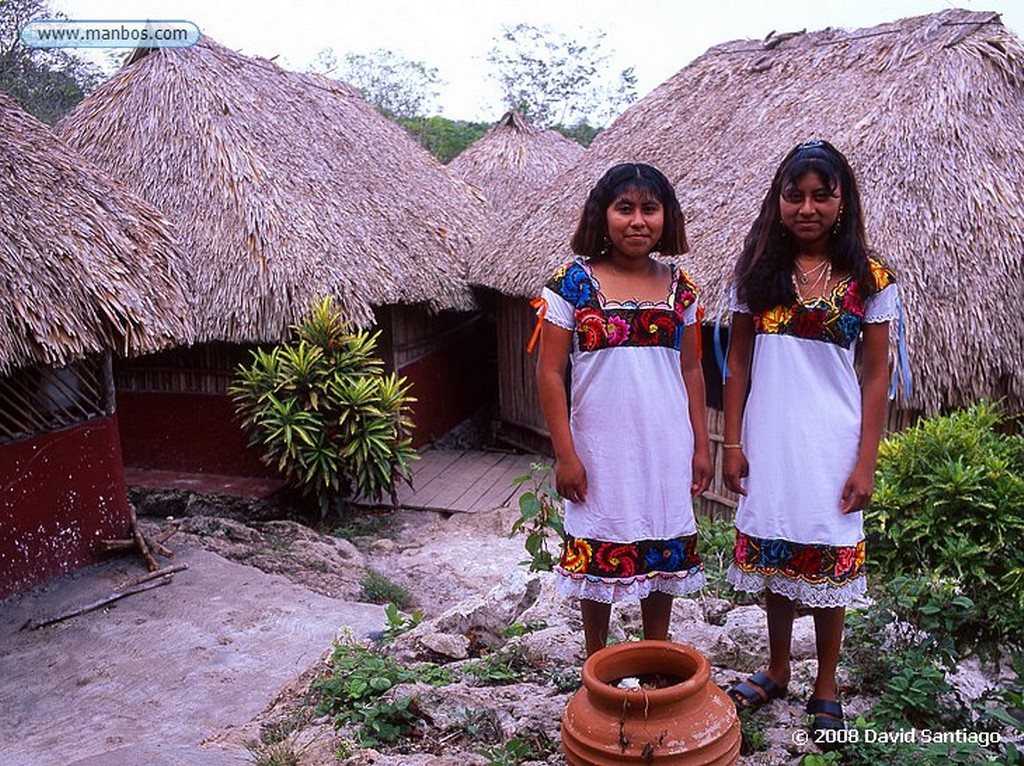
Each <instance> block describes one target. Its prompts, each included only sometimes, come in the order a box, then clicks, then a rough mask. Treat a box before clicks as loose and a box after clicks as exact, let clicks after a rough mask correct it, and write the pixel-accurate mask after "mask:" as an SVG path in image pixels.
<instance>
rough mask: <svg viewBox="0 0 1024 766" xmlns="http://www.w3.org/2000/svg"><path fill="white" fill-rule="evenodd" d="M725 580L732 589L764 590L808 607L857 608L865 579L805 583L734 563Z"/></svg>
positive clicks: (756, 591)
mask: <svg viewBox="0 0 1024 766" xmlns="http://www.w3.org/2000/svg"><path fill="white" fill-rule="evenodd" d="M725 579H726V580H727V581H728V583H729V584H730V585H732V587H734V588H736V590H742V591H745V592H747V593H760V592H761V591H762V590H764V589H765V588H767V589H768V590H770V591H771V592H772V593H777V594H779V595H780V596H785V597H786V598H788V599H789V600H791V601H796V602H798V603H800V604H803V605H804V606H809V607H832V606H857V605H859V604H860V603H862V602H864V594H865V592H866V591H867V578H866V577H863V576H862V577H858V578H857V579H856V580H851V581H849V582H847V583H846V584H844V585H835V584H833V583H830V582H823V583H809V582H806V581H804V580H799V579H794V578H792V577H789V576H787V575H783V574H774V575H764V574H760V573H756V572H755V573H748V572H744V571H742V570H741V569H739V567H737V566H736V564H732V565H731V566H730V567H729V571H728V572H726V575H725Z"/></svg>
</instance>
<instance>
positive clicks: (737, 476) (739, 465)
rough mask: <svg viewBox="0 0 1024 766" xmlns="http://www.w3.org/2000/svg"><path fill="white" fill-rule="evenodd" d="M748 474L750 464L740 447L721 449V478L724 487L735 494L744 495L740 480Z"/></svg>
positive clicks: (745, 491)
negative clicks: (723, 481)
mask: <svg viewBox="0 0 1024 766" xmlns="http://www.w3.org/2000/svg"><path fill="white" fill-rule="evenodd" d="M749 474H750V464H749V463H748V462H747V456H746V455H744V454H743V450H741V449H723V450H722V479H723V480H725V486H726V489H728V490H729V491H730V492H735V493H736V494H737V495H746V494H747V490H746V489H745V488H744V486H743V484H742V480H743V479H745V478H747V476H748V475H749Z"/></svg>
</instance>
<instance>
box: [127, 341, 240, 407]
mask: <svg viewBox="0 0 1024 766" xmlns="http://www.w3.org/2000/svg"><path fill="white" fill-rule="evenodd" d="M251 348H254V346H253V347H250V346H242V345H236V344H231V343H203V344H199V345H196V346H192V347H191V348H174V349H170V350H168V351H161V352H158V353H156V354H148V355H146V356H142V357H138V358H136V359H125V360H119V361H117V362H115V363H114V385H115V387H116V388H117V390H118V391H132V392H136V393H145V392H149V393H155V392H161V393H176V394H183V393H187V394H217V395H221V396H225V395H227V392H228V387H229V386H230V385H231V383H232V381H233V379H234V376H235V369H236V368H237V367H238V365H239V364H248V363H249V362H250V361H251V358H252V356H251V352H250V349H251Z"/></svg>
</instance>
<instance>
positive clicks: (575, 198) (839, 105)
mask: <svg viewBox="0 0 1024 766" xmlns="http://www.w3.org/2000/svg"><path fill="white" fill-rule="evenodd" d="M810 138H827V139H829V140H830V141H832V142H833V143H834V144H835V145H836V146H838V147H839V148H840V149H841V150H842V151H843V152H844V153H846V155H847V156H848V157H849V158H850V161H851V163H852V164H853V165H854V168H855V170H856V171H857V173H858V180H859V182H860V187H861V192H862V195H863V197H864V201H865V207H866V217H867V228H868V233H869V237H870V239H871V241H872V243H873V245H874V247H875V249H876V250H877V251H878V252H879V254H881V255H882V256H883V257H884V258H885V259H887V260H888V261H889V262H890V263H891V264H892V265H893V266H894V267H895V269H896V271H897V275H898V277H899V279H900V280H901V282H902V285H903V295H904V300H905V306H906V312H907V319H908V327H907V338H908V343H909V348H910V362H911V368H912V371H913V373H914V392H913V396H912V398H911V399H910V401H902V402H901V405H902V406H904V407H909V408H913V409H921V410H925V411H934V410H936V409H939V408H941V407H944V406H957V405H962V404H965V403H967V402H970V401H973V400H975V399H977V398H979V397H983V396H988V397H998V396H1004V395H1005V396H1006V397H1007V398H1008V400H1009V403H1010V405H1011V406H1013V407H1016V408H1020V407H1021V406H1024V378H1022V375H1021V360H1022V359H1024V334H1022V333H1021V327H1022V326H1024V304H1022V303H1021V300H1020V292H1021V283H1022V261H1024V46H1022V44H1021V41H1020V40H1019V39H1018V38H1017V37H1016V36H1014V35H1013V34H1012V33H1011V32H1010V31H1008V30H1007V29H1006V28H1005V27H1003V25H1002V24H1001V23H1000V21H999V16H998V14H994V13H977V12H970V11H963V10H955V9H954V10H948V11H943V12H941V13H937V14H934V15H928V16H921V17H916V18H909V19H903V20H901V21H896V22H893V23H890V24H883V25H880V26H877V27H873V28H870V29H861V30H855V31H845V30H839V29H825V30H823V31H819V32H813V33H808V34H805V33H798V34H795V35H779V36H770V37H769V38H768V39H766V40H764V41H751V40H739V41H735V42H730V43H726V44H723V45H717V46H715V47H713V48H711V49H710V50H708V51H707V52H706V53H705V54H704V55H702V56H700V57H699V58H697V59H696V60H694V61H693V62H692V63H690V64H689V65H688V66H686V67H684V68H683V69H682V70H680V71H679V72H678V73H677V74H676V75H674V76H673V77H672V78H670V79H669V80H667V81H666V82H665V83H663V84H662V85H661V86H659V87H658V88H657V89H656V90H655V91H654V92H652V93H651V94H650V95H649V96H647V97H646V98H644V99H643V100H642V101H640V102H639V103H637V104H636V105H634V106H633V107H632V108H631V109H629V110H628V111H627V112H626V113H625V114H623V115H622V116H621V117H620V118H619V119H618V120H616V121H615V123H614V124H613V125H612V126H611V127H609V128H608V130H606V131H605V132H603V133H602V134H601V135H600V136H598V138H597V139H596V140H595V141H594V143H593V144H592V145H591V147H590V148H589V149H588V150H587V153H586V154H585V155H584V157H583V159H582V160H581V161H580V162H579V163H577V164H576V165H575V166H574V167H573V168H572V169H571V170H569V171H568V172H567V173H565V174H564V175H562V176H560V177H559V178H557V179H556V180H555V181H554V182H553V183H552V184H551V185H550V186H549V187H548V188H547V190H546V191H545V192H544V193H543V194H542V195H540V198H539V199H540V201H539V202H538V203H536V204H535V205H534V206H533V208H532V209H529V210H526V211H525V212H524V215H523V217H522V218H521V219H519V220H518V221H517V222H516V223H514V224H513V225H511V226H510V227H508V228H507V229H506V230H504V231H503V232H502V233H501V235H500V236H499V237H497V238H495V239H494V240H492V241H491V242H489V243H487V244H486V246H485V247H484V248H483V250H482V251H481V254H480V256H479V257H478V258H477V259H475V261H474V263H473V265H472V266H471V274H470V278H471V281H474V282H480V281H482V280H483V278H484V277H483V275H487V277H486V278H487V280H488V283H489V284H491V285H492V286H495V287H497V288H499V289H501V290H502V291H504V292H506V293H508V294H511V295H523V296H527V295H534V294H536V292H537V290H538V286H539V285H540V284H541V282H542V281H543V280H544V279H545V277H546V276H547V275H548V274H549V273H550V272H551V270H552V269H554V268H555V267H556V265H557V264H559V263H561V262H563V261H565V260H566V259H567V257H568V256H569V255H570V251H569V247H568V239H569V236H570V234H571V232H572V230H573V227H574V225H575V221H576V218H577V216H578V214H579V210H580V207H581V206H582V202H583V199H584V197H585V195H586V192H587V190H588V189H589V188H590V187H591V186H592V185H593V183H594V181H595V180H596V179H597V178H598V177H599V176H600V175H601V173H603V172H604V170H605V169H607V167H609V166H610V165H612V164H613V163H615V162H620V161H633V160H636V161H644V162H649V163H651V164H653V165H655V166H657V167H659V168H661V169H662V170H663V171H664V172H665V173H666V175H668V177H669V178H670V179H671V180H672V181H673V183H674V184H675V185H676V188H677V190H678V192H679V196H680V201H681V203H682V206H683V210H684V212H685V214H686V219H687V233H688V235H689V238H690V242H691V246H692V252H691V253H690V254H689V255H687V256H685V257H684V259H683V260H684V262H685V264H686V265H687V267H688V268H689V269H690V271H691V272H692V273H693V275H694V276H695V278H696V280H697V283H698V285H700V287H701V288H702V296H703V301H704V302H705V304H706V305H707V307H708V310H709V313H710V314H711V315H712V316H714V315H715V314H716V313H718V312H719V311H722V310H724V306H725V295H726V287H727V282H728V279H729V276H730V273H731V269H732V266H733V263H734V261H735V258H736V256H737V254H738V252H739V250H740V248H741V245H742V242H743V238H744V235H745V234H746V232H747V229H748V227H749V225H750V223H751V221H752V220H753V218H754V216H755V215H756V213H757V210H758V206H759V204H760V201H761V199H762V197H763V196H764V193H765V191H766V190H767V187H768V183H769V181H770V179H771V175H772V173H773V172H774V170H775V168H776V166H777V165H778V163H779V161H780V160H781V159H782V157H783V156H784V155H785V153H786V151H787V150H788V149H789V148H791V147H792V146H793V145H794V144H796V143H798V142H800V141H803V140H807V139H810ZM511 254H514V256H513V255H511Z"/></svg>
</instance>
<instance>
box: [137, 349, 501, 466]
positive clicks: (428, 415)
mask: <svg viewBox="0 0 1024 766" xmlns="http://www.w3.org/2000/svg"><path fill="white" fill-rule="evenodd" d="M493 357H494V352H493V349H491V348H489V347H488V342H487V339H486V338H485V337H483V335H482V334H477V335H471V336H469V337H468V338H467V339H466V340H465V341H464V342H461V343H454V344H450V345H449V346H447V347H445V348H443V349H440V350H438V351H435V352H433V353H431V354H429V355H427V356H425V357H423V358H421V359H418V360H416V361H415V362H412V363H410V364H408V365H406V366H405V367H403V368H402V369H401V370H399V374H400V375H404V376H406V377H407V378H408V379H409V380H410V381H411V382H412V384H413V387H412V392H411V393H412V395H413V396H415V397H416V399H417V400H418V401H417V402H416V404H414V405H413V419H414V420H415V422H416V430H415V431H414V432H413V443H414V445H415V446H417V447H419V446H422V445H424V444H426V443H428V442H429V441H430V440H431V439H435V438H437V437H439V436H441V435H443V434H444V433H446V432H447V431H449V430H451V429H452V428H453V427H454V426H456V425H458V424H459V423H460V422H461V421H463V420H465V419H466V418H468V417H469V416H470V415H472V414H473V413H474V412H476V410H478V409H479V408H480V407H481V406H483V405H484V404H485V403H487V402H488V401H491V400H493V399H494V398H495V397H496V396H497V394H496V385H497V374H496V372H495V369H494V365H493V364H492V363H490V362H489V361H488V360H490V359H492V358H493ZM117 415H118V422H119V423H120V430H121V448H122V450H123V452H124V464H125V465H127V466H131V467H132V468H141V469H155V470H163V471H181V472H183V473H212V474H222V475H225V476H259V477H276V476H277V475H278V474H277V473H276V472H275V471H273V470H271V469H269V468H267V467H266V466H265V465H263V463H261V462H260V460H259V456H258V453H257V452H256V451H255V450H252V449H250V448H249V447H248V444H247V439H246V437H245V435H244V434H243V433H242V430H241V427H240V426H239V424H238V421H237V420H236V418H235V410H234V405H233V403H232V401H231V399H230V398H229V397H228V396H226V395H219V394H200V393H171V392H160V391H146V392H136V391H120V390H119V391H118V392H117Z"/></svg>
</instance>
